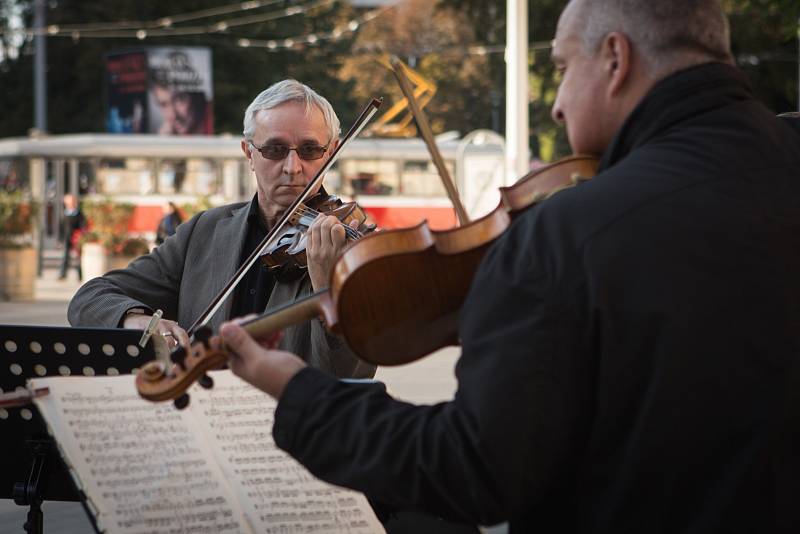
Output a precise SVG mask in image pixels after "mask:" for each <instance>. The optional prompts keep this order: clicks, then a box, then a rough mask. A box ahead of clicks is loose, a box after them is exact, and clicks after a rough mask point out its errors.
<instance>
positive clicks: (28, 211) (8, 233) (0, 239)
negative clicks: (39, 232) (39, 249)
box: [0, 191, 39, 248]
mask: <svg viewBox="0 0 800 534" xmlns="http://www.w3.org/2000/svg"><path fill="white" fill-rule="evenodd" d="M38 211H39V206H38V204H37V203H36V202H34V201H32V200H31V199H30V198H28V196H26V195H24V194H22V193H21V192H14V193H7V192H5V191H0V247H2V248H21V247H26V246H29V245H30V244H31V241H32V239H33V227H34V219H35V217H36V214H37V213H38Z"/></svg>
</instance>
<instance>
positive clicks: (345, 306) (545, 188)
mask: <svg viewBox="0 0 800 534" xmlns="http://www.w3.org/2000/svg"><path fill="white" fill-rule="evenodd" d="M597 164H598V161H597V159H596V158H593V157H589V156H572V157H569V158H565V159H563V160H560V161H558V162H556V163H553V164H552V165H549V166H547V167H544V168H542V169H538V170H536V171H534V172H532V173H530V174H528V175H526V176H524V177H522V178H521V179H520V180H519V181H517V183H515V184H514V185H512V186H509V187H503V188H501V189H500V194H501V195H500V196H501V200H500V204H499V205H498V207H497V208H496V209H495V210H494V211H492V212H491V213H489V214H487V215H485V216H484V217H482V218H480V219H478V220H476V221H473V222H471V223H470V224H467V225H464V226H460V227H457V228H454V229H450V230H441V231H436V230H431V229H430V228H429V227H428V225H427V223H426V222H422V223H420V224H419V225H417V226H414V227H411V228H403V229H395V230H386V231H383V232H380V233H374V234H372V235H368V236H366V237H364V238H363V239H360V240H359V241H356V242H354V243H352V244H350V245H349V246H348V247H347V248H346V249H345V250H344V252H343V253H342V255H341V257H340V258H339V260H337V262H336V264H335V266H334V268H333V270H332V272H331V275H330V285H329V288H328V289H326V290H324V291H320V292H318V293H315V294H313V295H311V296H309V297H307V298H305V299H303V300H300V301H297V302H295V303H293V304H290V305H287V306H285V307H283V308H280V309H278V310H276V311H271V312H269V313H267V314H264V315H262V316H260V317H256V318H254V319H252V320H249V321H246V322H244V323H242V327H243V328H244V329H245V330H246V331H247V332H248V333H249V334H250V335H251V336H253V337H255V338H266V337H268V336H270V335H271V334H273V333H274V332H276V331H278V330H280V329H282V328H285V327H287V326H290V325H293V324H297V323H300V322H303V321H307V320H309V319H312V318H321V319H322V320H323V322H324V323H325V326H326V328H327V329H328V330H330V331H331V332H332V333H334V334H337V335H339V336H341V337H343V338H344V339H345V341H347V344H348V345H349V346H350V348H351V349H352V350H353V351H354V352H355V353H356V354H357V355H358V356H359V357H360V358H361V359H363V360H365V361H368V362H371V363H374V364H377V365H401V364H405V363H409V362H412V361H414V360H417V359H419V358H421V357H423V356H425V355H427V354H430V353H431V352H433V351H435V350H437V349H439V348H442V347H445V346H448V345H454V344H458V332H457V322H458V314H459V311H460V309H461V305H462V304H463V302H464V298H465V297H466V295H467V292H468V290H469V286H470V284H471V283H472V278H473V276H474V274H475V272H476V270H477V268H478V265H479V263H480V261H481V260H482V258H483V256H484V254H485V252H486V250H487V249H488V248H489V246H490V245H491V244H492V243H493V242H494V241H495V240H496V239H497V238H498V237H499V236H500V235H502V234H503V232H505V230H506V229H507V228H508V227H509V225H510V224H511V221H512V220H513V218H514V217H516V216H517V215H518V214H519V213H521V212H523V211H525V210H527V209H528V208H530V207H531V206H533V205H535V204H537V203H538V202H540V201H542V200H544V199H546V198H547V197H548V196H550V195H552V194H554V193H555V192H557V191H559V190H561V189H564V188H566V187H572V186H574V185H577V184H578V183H580V182H581V181H582V180H586V179H588V178H589V177H591V176H593V175H594V174H595V173H596V169H597ZM409 275H411V276H409ZM215 347H216V348H215ZM227 359H228V353H227V352H226V350H225V347H224V344H223V343H222V342H221V340H220V339H218V338H217V339H213V338H212V334H211V332H210V330H209V329H207V328H204V329H201V330H198V331H197V332H196V333H195V335H194V337H193V339H192V342H191V343H190V346H189V347H186V348H184V347H181V348H179V349H178V350H176V351H175V352H173V353H172V355H171V359H170V361H163V360H162V361H152V362H150V363H148V364H147V365H145V366H144V367H143V368H142V370H141V371H140V372H139V373H138V374H137V376H136V388H137V390H138V391H139V394H140V395H141V396H142V397H143V398H145V399H148V400H151V401H162V400H169V399H175V405H176V406H177V407H179V408H181V407H185V406H186V404H188V396H187V394H186V393H185V391H186V389H187V388H188V387H189V386H190V385H191V384H192V383H193V382H195V381H199V382H200V384H201V385H204V386H206V387H208V386H209V385H210V384H212V383H211V381H210V378H209V377H208V376H207V375H206V372H207V371H209V370H212V369H218V368H221V367H223V366H224V365H225V363H226V362H227Z"/></svg>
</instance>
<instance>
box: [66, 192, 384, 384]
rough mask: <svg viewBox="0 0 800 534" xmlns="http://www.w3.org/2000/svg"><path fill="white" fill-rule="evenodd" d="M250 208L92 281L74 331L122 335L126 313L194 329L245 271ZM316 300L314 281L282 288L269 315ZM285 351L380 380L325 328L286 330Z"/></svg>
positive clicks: (194, 225) (204, 218)
mask: <svg viewBox="0 0 800 534" xmlns="http://www.w3.org/2000/svg"><path fill="white" fill-rule="evenodd" d="M248 207H249V202H244V203H239V204H230V205H227V206H221V207H218V208H214V209H211V210H208V211H205V212H202V213H199V214H198V215H196V216H194V217H193V218H192V219H191V220H189V221H187V222H185V223H183V224H181V225H180V226H178V229H177V232H176V233H175V234H174V235H172V236H170V237H169V238H168V239H167V240H166V241H164V243H163V244H161V245H160V246H159V247H158V248H156V249H154V250H153V251H152V252H151V253H150V254H147V255H145V256H141V257H139V258H137V259H136V260H134V261H133V262H131V264H130V265H129V266H128V267H127V268H125V269H119V270H115V271H111V272H109V273H107V274H106V275H104V276H101V277H99V278H94V279H93V280H90V281H89V282H87V283H86V284H84V285H83V287H81V288H80V289H79V290H78V292H77V293H75V296H74V297H73V298H72V300H71V301H70V303H69V309H68V312H67V317H68V319H69V323H70V324H71V325H72V326H101V327H108V328H116V327H117V326H119V324H120V321H121V320H122V318H123V317H124V315H125V312H126V311H127V310H130V309H131V308H146V309H148V310H151V311H154V310H156V309H161V310H163V312H164V318H165V319H170V320H173V321H177V322H178V324H179V325H180V326H181V327H183V328H184V329H186V328H189V327H190V326H191V324H192V323H193V322H194V321H195V319H197V317H199V316H200V314H201V313H202V312H203V311H204V310H205V309H206V307H207V306H208V304H209V302H210V301H211V299H212V298H213V297H214V296H215V295H217V293H219V291H220V290H221V289H222V287H223V286H224V285H225V283H226V282H227V281H228V280H230V279H231V278H232V276H233V274H234V273H235V272H236V269H237V268H238V267H239V259H240V258H241V254H242V245H243V242H244V235H245V232H246V224H247V212H248ZM311 292H312V288H311V281H310V279H309V278H308V275H307V274H306V275H305V276H303V277H302V278H299V279H297V280H295V281H292V282H289V283H281V282H278V283H276V284H275V287H274V289H273V291H272V294H271V295H270V298H269V302H268V303H267V310H269V309H272V308H277V307H280V306H282V305H285V304H287V303H290V302H293V301H294V300H295V299H297V298H299V297H303V296H305V295H309V294H311ZM230 309H231V299H230V298H228V300H227V301H226V302H225V304H224V305H223V306H222V307H221V308H220V309H219V310H218V311H217V313H215V314H214V316H213V317H212V318H211V320H210V321H209V323H208V324H209V326H210V327H211V328H212V330H213V331H217V329H218V328H219V326H220V325H221V324H222V322H223V321H224V320H225V319H226V318H227V317H228V315H229V313H230ZM281 348H282V349H284V350H288V351H291V352H294V353H295V354H298V355H299V356H300V357H301V358H303V359H304V360H305V361H306V362H307V363H308V364H309V365H311V366H312V367H316V368H318V369H321V370H323V371H325V372H327V373H330V374H332V375H334V376H337V377H342V378H349V377H354V378H371V377H372V376H374V374H375V366H373V365H371V364H367V363H365V362H363V361H361V360H359V359H358V357H356V356H355V354H353V352H352V351H351V350H350V349H349V348H348V347H347V345H346V343H345V342H344V341H343V340H342V339H340V338H338V337H336V336H333V335H331V334H330V333H328V332H327V331H326V330H325V328H324V327H323V326H322V324H321V323H320V322H319V321H318V320H312V321H307V322H305V323H302V324H299V325H295V326H292V327H289V328H287V329H285V330H284V337H283V340H282V341H281Z"/></svg>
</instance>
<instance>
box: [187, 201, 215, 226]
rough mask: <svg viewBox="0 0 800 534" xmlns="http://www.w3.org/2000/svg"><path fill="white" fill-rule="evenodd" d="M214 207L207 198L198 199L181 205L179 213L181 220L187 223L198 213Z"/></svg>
mask: <svg viewBox="0 0 800 534" xmlns="http://www.w3.org/2000/svg"><path fill="white" fill-rule="evenodd" d="M213 207H214V205H213V204H212V203H211V199H210V198H209V197H207V196H204V197H200V198H198V199H197V201H195V202H187V203H186V204H181V206H180V212H181V215H183V220H184V221H187V220H189V219H191V218H192V217H194V216H195V215H197V214H198V213H200V212H201V211H206V210H208V209H211V208H213Z"/></svg>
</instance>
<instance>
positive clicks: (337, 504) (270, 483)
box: [192, 371, 384, 534]
mask: <svg viewBox="0 0 800 534" xmlns="http://www.w3.org/2000/svg"><path fill="white" fill-rule="evenodd" d="M211 376H212V378H213V379H214V388H213V389H210V390H203V391H197V390H195V393H193V395H192V407H193V414H194V415H195V416H196V417H197V418H198V424H199V425H200V426H202V427H204V429H205V432H206V434H208V436H209V439H210V440H212V442H216V443H214V444H213V446H212V449H213V450H214V452H215V453H216V454H217V460H218V462H219V464H220V466H221V467H222V470H223V471H224V473H225V476H226V478H227V479H228V480H229V481H231V485H232V486H233V488H234V491H235V492H236V493H237V496H238V498H239V500H240V502H242V503H243V504H242V507H243V508H244V509H245V513H246V514H247V515H248V518H249V519H250V522H251V524H252V525H254V527H255V530H256V531H258V532H264V533H269V534H272V533H281V534H292V533H295V532H296V533H301V532H302V533H323V532H331V533H333V532H341V533H345V532H346V533H348V534H372V533H376V532H384V529H383V527H382V526H381V524H380V522H379V521H378V519H377V517H375V514H374V512H373V511H372V508H371V507H370V506H369V504H368V503H367V500H366V498H365V497H364V496H363V495H362V494H360V493H356V492H353V491H350V490H346V489H344V488H339V487H336V486H331V485H329V484H326V483H325V482H322V481H320V480H318V479H316V478H314V477H313V476H312V475H311V474H310V473H309V472H308V471H307V470H306V469H305V468H304V467H303V466H301V465H300V464H299V463H298V462H296V461H295V460H294V459H293V458H291V457H290V456H289V455H288V454H286V453H285V452H283V451H281V450H280V449H278V448H277V447H276V446H275V442H274V441H273V439H272V424H273V420H274V413H275V407H276V402H275V401H274V400H272V398H270V397H269V396H267V395H265V394H264V393H263V392H261V391H259V390H257V389H255V388H254V387H252V386H250V385H249V384H247V383H245V382H243V381H242V380H240V379H239V378H237V377H236V376H234V375H233V374H232V373H231V372H230V371H218V372H214V373H211Z"/></svg>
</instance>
